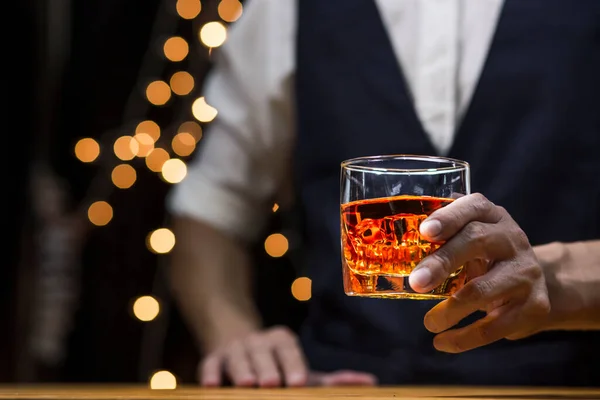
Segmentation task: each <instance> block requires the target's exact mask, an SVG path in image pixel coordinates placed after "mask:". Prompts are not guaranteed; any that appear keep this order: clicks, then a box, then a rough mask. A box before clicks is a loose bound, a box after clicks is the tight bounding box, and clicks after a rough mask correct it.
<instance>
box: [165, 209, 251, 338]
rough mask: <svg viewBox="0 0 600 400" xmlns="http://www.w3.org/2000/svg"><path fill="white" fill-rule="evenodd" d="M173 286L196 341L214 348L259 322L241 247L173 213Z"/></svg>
mask: <svg viewBox="0 0 600 400" xmlns="http://www.w3.org/2000/svg"><path fill="white" fill-rule="evenodd" d="M174 232H175V237H176V239H177V244H176V246H175V249H174V251H173V258H172V262H171V266H170V278H171V286H172V288H173V292H174V295H175V298H176V300H177V302H178V304H179V308H180V310H181V312H182V314H183V316H184V318H185V319H186V321H187V323H188V325H189V326H190V328H191V329H192V330H193V333H194V334H195V337H196V340H197V341H198V344H199V345H200V346H202V347H203V348H204V349H205V350H210V349H213V348H215V347H217V346H219V345H220V344H221V343H224V342H226V341H228V340H230V339H232V338H233V337H236V336H237V335H242V334H244V333H247V332H249V331H252V330H255V329H257V328H258V327H259V326H260V319H259V314H258V312H257V310H256V308H255V306H254V301H253V296H252V285H251V269H250V261H249V256H248V253H247V251H246V249H245V248H244V246H243V245H242V244H240V243H238V242H236V241H235V240H234V239H232V238H230V237H228V236H226V235H224V234H223V233H221V232H219V231H217V230H216V229H214V228H211V227H209V226H208V225H206V224H202V223H200V222H198V221H195V220H192V219H189V218H180V217H178V218H175V223H174Z"/></svg>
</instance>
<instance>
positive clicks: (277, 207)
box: [273, 203, 279, 212]
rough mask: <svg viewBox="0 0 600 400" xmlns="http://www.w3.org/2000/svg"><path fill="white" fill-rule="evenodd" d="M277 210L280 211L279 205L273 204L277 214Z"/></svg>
mask: <svg viewBox="0 0 600 400" xmlns="http://www.w3.org/2000/svg"><path fill="white" fill-rule="evenodd" d="M277 210H279V204H277V203H275V204H273V212H277Z"/></svg>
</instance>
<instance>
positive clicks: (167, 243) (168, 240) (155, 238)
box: [147, 228, 175, 254]
mask: <svg viewBox="0 0 600 400" xmlns="http://www.w3.org/2000/svg"><path fill="white" fill-rule="evenodd" d="M147 244H148V249H150V251H152V252H154V253H157V254H166V253H168V252H170V251H171V250H173V247H174V246H175V234H174V233H173V232H172V231H171V230H170V229H168V228H160V229H157V230H155V231H152V232H151V233H150V235H148V242H147Z"/></svg>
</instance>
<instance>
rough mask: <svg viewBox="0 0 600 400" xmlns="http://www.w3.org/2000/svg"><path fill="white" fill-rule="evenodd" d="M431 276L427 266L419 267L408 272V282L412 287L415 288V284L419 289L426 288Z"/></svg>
mask: <svg viewBox="0 0 600 400" xmlns="http://www.w3.org/2000/svg"><path fill="white" fill-rule="evenodd" d="M431 278H432V277H431V271H429V268H427V267H421V268H419V269H417V270H415V271H413V273H412V274H410V277H409V278H408V283H409V284H410V286H411V287H412V288H413V289H415V286H416V287H417V288H420V289H426V288H427V287H428V286H429V284H430V283H431Z"/></svg>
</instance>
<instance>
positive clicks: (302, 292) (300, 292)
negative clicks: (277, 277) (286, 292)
mask: <svg viewBox="0 0 600 400" xmlns="http://www.w3.org/2000/svg"><path fill="white" fill-rule="evenodd" d="M291 290H292V296H294V298H295V299H296V300H298V301H307V300H310V298H311V296H312V293H311V292H312V281H311V280H310V278H307V277H304V276H303V277H300V278H296V279H295V280H294V282H292V288H291Z"/></svg>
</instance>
